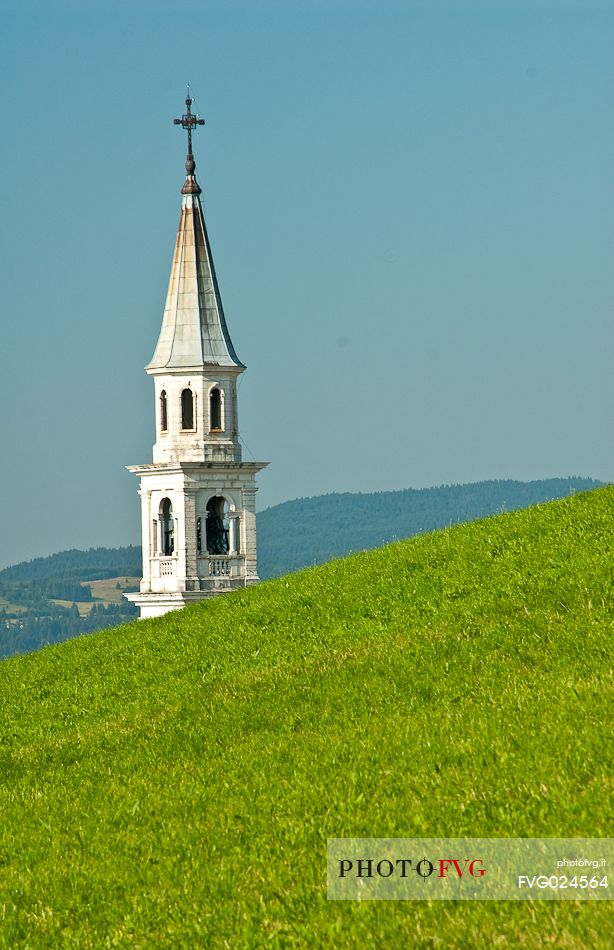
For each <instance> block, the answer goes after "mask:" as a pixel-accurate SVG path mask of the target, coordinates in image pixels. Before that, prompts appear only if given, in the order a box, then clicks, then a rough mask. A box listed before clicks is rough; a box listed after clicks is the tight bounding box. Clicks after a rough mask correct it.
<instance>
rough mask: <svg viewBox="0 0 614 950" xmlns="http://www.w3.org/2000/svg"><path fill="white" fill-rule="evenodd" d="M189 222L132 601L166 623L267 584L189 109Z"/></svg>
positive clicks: (176, 274) (171, 299)
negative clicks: (184, 611)
mask: <svg viewBox="0 0 614 950" xmlns="http://www.w3.org/2000/svg"><path fill="white" fill-rule="evenodd" d="M185 102H186V113H185V114H184V115H183V116H182V118H181V119H175V124H177V125H181V126H182V127H183V128H184V129H186V130H187V133H188V156H187V160H186V163H185V167H186V173H187V174H186V179H185V183H184V185H183V188H182V189H181V194H182V195H183V199H182V202H181V217H180V219H179V229H178V232H177V242H176V245H175V254H174V257H173V265H172V269H171V277H170V282H169V287H168V294H167V297H166V306H165V308H164V317H163V319H162V329H161V331H160V337H159V339H158V344H157V346H156V350H155V353H154V355H153V358H152V360H151V362H150V363H149V365H148V366H146V367H145V369H146V372H147V373H149V375H150V376H153V378H154V384H155V417H156V442H155V444H154V447H153V463H152V464H148V465H129V466H128V469H129V471H131V472H134V473H135V475H138V476H140V480H141V481H140V489H139V494H140V496H141V511H142V546H143V579H142V581H141V585H140V591H139V592H138V593H134V594H126V595H125V596H126V597H127V598H128V600H130V601H132V602H133V603H134V604H136V605H137V607H139V608H140V611H141V617H157V616H160V615H161V614H164V613H167V611H169V610H176V609H177V608H180V607H183V606H185V604H189V603H193V602H194V601H197V600H202V599H204V598H208V597H215V596H216V595H217V594H221V593H225V592H227V591H231V590H235V589H237V588H239V587H246V586H248V585H250V584H254V583H256V582H257V581H258V573H257V567H256V506H255V496H256V491H257V489H256V474H257V472H259V471H260V470H261V469H263V468H264V467H265V466H266V465H267V464H268V463H266V462H242V461H241V445H240V443H239V420H238V407H237V380H238V378H239V376H240V375H241V373H242V372H243V371H244V369H245V366H244V365H243V363H241V361H240V360H239V358H238V356H237V354H236V352H235V349H234V347H233V345H232V341H231V339H230V334H229V332H228V327H227V326H226V320H225V317H224V310H223V308H222V300H221V297H220V291H219V287H218V284H217V279H216V276H215V270H214V267H213V260H212V257H211V247H210V245H209V238H208V236H207V229H206V227H205V221H204V217H203V211H202V206H201V202H200V194H201V189H200V186H199V184H198V182H197V181H196V177H195V170H196V163H195V161H194V155H193V154H192V131H193V129H194V128H195V126H196V125H203V124H204V120H203V119H200V118H198V116H196V115H194V114H193V113H192V111H191V106H192V99H191V98H190V92H189V90H188V97H187V99H186V100H185Z"/></svg>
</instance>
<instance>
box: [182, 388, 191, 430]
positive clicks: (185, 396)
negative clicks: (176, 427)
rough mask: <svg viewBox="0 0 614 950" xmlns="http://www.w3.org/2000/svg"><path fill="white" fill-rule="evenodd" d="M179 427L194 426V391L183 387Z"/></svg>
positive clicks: (187, 427) (188, 427) (189, 427)
mask: <svg viewBox="0 0 614 950" xmlns="http://www.w3.org/2000/svg"><path fill="white" fill-rule="evenodd" d="M181 428H182V429H193V428H194V393H193V392H192V390H191V389H184V390H183V391H182V393H181Z"/></svg>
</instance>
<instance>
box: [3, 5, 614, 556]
mask: <svg viewBox="0 0 614 950" xmlns="http://www.w3.org/2000/svg"><path fill="white" fill-rule="evenodd" d="M3 7H4V12H3V17H2V19H3V23H2V31H1V33H0V70H1V73H2V77H1V78H2V82H1V83H0V97H1V100H2V116H3V135H2V139H1V142H0V149H1V158H2V176H1V180H0V201H1V208H2V223H3V227H2V228H1V230H0V262H1V265H0V266H1V268H2V288H3V294H2V298H3V308H2V345H1V349H0V353H1V357H0V358H1V362H2V373H3V381H4V394H5V395H4V399H3V401H2V404H3V412H2V413H1V414H0V419H1V421H0V440H1V445H2V487H3V494H4V498H5V510H4V517H3V527H2V537H3V539H4V544H3V546H2V551H1V553H0V565H4V564H9V563H15V562H17V561H19V560H22V559H24V558H30V557H34V556H37V555H43V554H48V553H51V552H53V551H57V550H63V549H66V548H69V547H89V546H97V545H115V544H123V543H129V542H137V541H138V537H139V503H138V497H137V495H136V489H137V482H136V479H135V478H134V476H132V475H130V474H129V473H127V472H126V471H125V469H124V466H125V465H127V464H136V463H141V462H147V461H150V460H151V445H152V442H153V440H154V433H153V386H152V382H151V380H150V379H149V378H148V377H147V376H146V374H145V373H144V372H143V366H144V365H145V363H147V362H148V360H149V359H150V357H151V354H152V352H153V349H154V346H155V342H156V339H157V335H158V332H159V328H160V322H161V318H162V310H163V305H164V297H165V292H166V283H167V280H168V274H169V269H170V264H171V254H172V248H173V243H174V239H175V230H176V226H177V221H178V215H179V206H180V194H179V192H180V188H181V184H182V181H183V161H184V157H185V142H184V138H185V136H184V134H183V133H182V132H181V131H180V130H178V129H176V128H174V127H173V125H172V119H173V117H174V116H177V115H180V114H181V112H182V111H183V99H184V97H185V83H186V82H187V81H189V82H190V83H191V84H192V89H193V94H194V96H195V99H196V108H197V109H198V110H199V112H200V113H201V114H202V115H203V116H204V117H205V118H206V120H207V125H206V126H205V127H204V129H199V130H198V131H197V133H196V135H195V152H196V160H197V173H198V177H199V180H200V183H201V185H202V187H203V192H204V194H203V198H204V205H205V215H206V218H207V223H208V228H209V232H210V237H211V241H212V246H213V253H214V258H215V262H216V267H217V271H218V277H219V280H220V285H221V291H222V298H223V300H224V305H225V309H226V315H227V319H228V322H229V326H230V331H231V335H232V338H233V342H234V344H235V347H236V349H237V352H238V354H239V356H240V358H241V359H242V360H243V362H245V363H246V364H247V366H248V370H247V372H246V373H245V374H244V376H243V381H242V384H241V389H240V391H239V400H240V402H239V411H240V423H241V432H242V436H243V439H244V442H245V444H246V446H247V447H248V448H246V450H245V457H246V458H250V457H252V454H253V457H255V458H256V459H258V460H268V461H270V462H271V465H270V467H269V468H268V469H267V470H266V471H265V472H264V473H263V474H262V475H261V476H260V486H261V487H260V492H259V507H260V508H263V507H267V506H269V505H272V504H276V503H277V502H280V501H284V500H287V499H291V498H295V497H300V496H308V495H316V494H320V493H324V492H330V491H373V490H379V489H394V488H406V487H421V486H427V485H438V484H442V483H451V482H467V481H477V480H481V479H486V478H519V479H533V478H544V477H550V476H557V475H571V474H580V475H590V476H593V477H596V478H602V479H611V478H612V476H613V473H614V443H613V433H612V422H611V420H612V417H613V410H614V405H613V403H614V399H613V390H614V384H613V382H612V369H611V368H612V363H613V356H614V353H613V349H614V347H613V336H614V334H613V332H612V309H613V307H612V302H613V278H612V264H611V262H612V251H613V247H612V245H613V237H614V225H613V221H614V214H613V212H614V191H613V187H612V166H613V161H612V159H613V157H614V148H613V146H614V121H613V118H612V117H613V115H614V109H613V105H614V60H613V58H612V56H611V50H612V48H613V45H614V5H613V4H612V3H611V2H593V0H530V2H524V0H488V2H485V0H483V2H477V0H454V2H452V0H447V2H446V0H429V2H425V0H406V2H393V0H377V2H375V0H351V2H350V0H327V2H321V0H296V2H293V0H285V2H273V0H260V2H259V0H252V2H250V3H246V2H233V0H227V2H221V0H217V2H215V0H212V2H184V0H175V2H170V0H169V2H156V0H149V2H138V0H124V2H122V3H119V2H114V0H111V2H95V0H91V2H83V0H80V2H53V0H52V2H47V3H44V4H42V3H38V4H37V3H32V2H28V0H25V2H24V0H22V2H20V3H14V2H13V0H8V2H5V3H4V4H3Z"/></svg>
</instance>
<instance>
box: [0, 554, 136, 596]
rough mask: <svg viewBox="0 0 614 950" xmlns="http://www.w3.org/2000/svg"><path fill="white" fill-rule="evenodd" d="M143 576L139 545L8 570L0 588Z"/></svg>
mask: <svg viewBox="0 0 614 950" xmlns="http://www.w3.org/2000/svg"><path fill="white" fill-rule="evenodd" d="M140 573H141V549H140V547H136V545H130V546H129V547H127V548H90V550H89V551H78V550H76V549H72V550H70V551H62V552H61V553H60V554H52V555H51V556H50V557H37V558H35V559H34V560H33V561H23V562H22V563H21V564H15V565H13V566H12V567H5V568H4V570H3V571H0V585H1V586H5V585H6V584H13V583H24V582H26V581H35V582H41V581H48V580H53V581H61V580H64V579H66V580H68V579H70V580H73V579H78V580H79V581H98V580H103V579H104V578H107V577H118V576H119V575H120V574H123V575H125V576H128V577H135V576H137V575H140Z"/></svg>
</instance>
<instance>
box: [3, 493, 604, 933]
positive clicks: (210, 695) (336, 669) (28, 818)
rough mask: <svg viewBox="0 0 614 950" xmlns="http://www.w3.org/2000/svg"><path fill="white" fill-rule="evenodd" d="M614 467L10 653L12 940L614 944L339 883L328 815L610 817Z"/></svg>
mask: <svg viewBox="0 0 614 950" xmlns="http://www.w3.org/2000/svg"><path fill="white" fill-rule="evenodd" d="M613 516H614V488H604V489H598V490H596V491H594V492H589V493H586V494H582V495H576V496H573V497H570V498H567V499H565V500H563V501H558V502H553V503H550V504H546V505H542V506H539V507H536V508H532V509H529V510H527V511H519V512H514V513H511V514H506V515H501V516H498V517H495V518H490V519H487V520H484V521H481V522H475V523H471V524H467V525H462V526H459V527H455V528H452V529H448V530H443V531H440V532H438V533H436V534H433V535H428V536H426V535H425V536H420V537H417V538H413V539H410V540H408V541H403V542H400V543H398V544H394V545H391V546H389V547H387V548H384V549H380V550H378V551H375V552H368V553H363V554H359V555H355V556H353V557H351V558H349V559H346V560H342V561H335V562H332V563H330V564H327V565H325V566H323V567H318V568H314V569H311V570H307V571H304V572H302V573H299V574H294V575H291V576H288V577H286V578H281V579H279V580H276V581H270V582H267V583H264V584H262V585H260V586H259V587H257V588H253V589H251V590H245V591H241V592H239V593H237V594H233V595H227V596H226V597H224V598H220V599H218V600H217V601H214V602H211V603H207V604H200V605H198V606H196V607H194V608H190V609H186V610H185V611H181V612H178V613H176V614H171V615H167V616H166V617H163V618H160V619H159V620H155V621H154V620H152V621H144V622H141V623H138V624H137V623H134V624H131V625H128V626H124V627H120V628H117V629H115V630H106V631H103V632H101V633H98V634H94V635H92V636H90V637H82V638H79V639H77V640H72V641H69V642H67V643H64V644H62V645H60V646H55V647H49V648H47V649H45V650H43V651H42V652H40V653H36V654H31V655H29V656H22V657H16V658H14V659H11V660H7V661H5V662H4V663H2V664H0V694H1V695H2V709H1V710H0V739H1V746H0V750H1V751H0V776H1V786H0V808H1V814H2V823H1V825H0V935H1V936H0V946H2V947H10V948H15V947H29V948H38V947H41V948H42V947H45V948H47V947H55V946H58V947H78V948H89V947H91V948H100V947H139V948H144V947H147V948H149V947H152V948H153V947H155V948H166V947H169V948H176V947H186V948H194V947H218V946H219V947H256V946H272V947H312V946H323V947H324V946H325V947H358V946H363V945H364V946H377V947H380V946H381V947H383V946H416V947H432V948H436V947H466V946H475V947H491V946H497V947H510V948H516V947H557V948H558V947H564V948H567V947H569V948H571V947H592V948H598V947H606V946H610V945H611V942H610V939H611V930H610V931H608V927H609V926H610V927H611V914H610V913H609V912H608V905H607V904H596V903H589V902H584V903H581V902H577V903H576V902H569V903H562V902H561V903H554V904H546V903H541V904H540V903H534V904H530V903H520V902H518V903H505V902H483V903H462V902H457V903H438V902H434V903H432V904H427V903H423V902H419V903H395V902H393V903H388V902H381V903H378V902H369V903H364V904H359V903H341V902H339V903H333V902H327V900H326V870H325V852H326V839H327V837H339V836H373V837H375V836H379V837H388V836H407V837H411V836H417V835H422V836H445V837H455V836H461V835H465V836H483V837H488V836H490V837H497V836H544V837H545V836H569V837H572V836H587V837H588V836H597V837H598V836H604V835H607V834H608V833H610V834H611V830H612V829H611V825H610V824H609V823H608V821H609V818H610V817H611V810H610V809H611V787H609V785H608V781H609V778H608V777H609V776H610V775H611V774H612V769H611V766H612V761H611V752H612V741H611V723H612V698H611V697H612V658H611V635H612V626H613V614H614V611H613V602H612V580H613V574H614V543H613V532H612V524H613Z"/></svg>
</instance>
